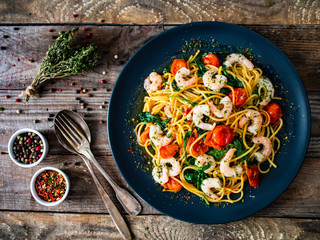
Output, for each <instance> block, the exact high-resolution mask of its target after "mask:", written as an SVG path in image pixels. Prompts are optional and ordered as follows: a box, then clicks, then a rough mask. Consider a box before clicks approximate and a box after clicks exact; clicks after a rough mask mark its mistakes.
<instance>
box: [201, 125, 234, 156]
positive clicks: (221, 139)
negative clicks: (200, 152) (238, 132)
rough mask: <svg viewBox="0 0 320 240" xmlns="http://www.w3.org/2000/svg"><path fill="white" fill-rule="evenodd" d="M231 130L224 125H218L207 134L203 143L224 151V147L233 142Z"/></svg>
mask: <svg viewBox="0 0 320 240" xmlns="http://www.w3.org/2000/svg"><path fill="white" fill-rule="evenodd" d="M233 137H234V134H233V131H232V129H231V128H230V127H229V126H226V125H218V126H216V127H215V128H214V129H213V130H212V131H210V132H208V134H207V136H206V139H205V140H204V143H205V144H206V145H208V146H210V147H213V148H215V149H219V150H221V149H224V146H225V145H227V144H229V143H230V142H231V141H232V140H233Z"/></svg>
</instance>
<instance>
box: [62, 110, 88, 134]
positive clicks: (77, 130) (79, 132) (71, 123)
mask: <svg viewBox="0 0 320 240" xmlns="http://www.w3.org/2000/svg"><path fill="white" fill-rule="evenodd" d="M61 115H62V116H63V117H64V119H65V120H66V121H67V122H68V123H69V124H70V125H71V126H72V127H73V129H74V130H76V132H77V133H78V134H79V136H80V137H81V138H82V139H81V140H87V138H86V137H85V136H84V135H83V133H82V132H81V131H80V130H79V128H78V127H77V126H75V125H74V124H73V122H72V121H70V120H69V118H68V116H65V115H64V114H63V113H62V114H61Z"/></svg>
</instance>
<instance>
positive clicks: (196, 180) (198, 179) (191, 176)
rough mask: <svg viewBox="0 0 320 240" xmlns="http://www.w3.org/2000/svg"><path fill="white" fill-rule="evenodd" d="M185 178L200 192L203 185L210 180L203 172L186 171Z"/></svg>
mask: <svg viewBox="0 0 320 240" xmlns="http://www.w3.org/2000/svg"><path fill="white" fill-rule="evenodd" d="M184 177H185V179H186V180H187V182H188V183H191V184H193V185H194V186H195V187H196V188H198V189H199V190H200V189H201V183H202V182H203V180H205V179H207V178H208V175H207V174H206V173H204V172H203V171H194V170H189V169H188V170H186V171H185V172H184Z"/></svg>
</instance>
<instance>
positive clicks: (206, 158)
mask: <svg viewBox="0 0 320 240" xmlns="http://www.w3.org/2000/svg"><path fill="white" fill-rule="evenodd" d="M205 164H209V165H210V167H209V168H208V169H207V170H205V171H204V172H205V173H208V172H211V171H212V170H213V169H214V168H215V167H216V161H215V160H214V157H212V156H210V155H207V154H202V155H200V156H198V157H197V159H196V161H195V165H196V166H198V167H202V166H203V165H205Z"/></svg>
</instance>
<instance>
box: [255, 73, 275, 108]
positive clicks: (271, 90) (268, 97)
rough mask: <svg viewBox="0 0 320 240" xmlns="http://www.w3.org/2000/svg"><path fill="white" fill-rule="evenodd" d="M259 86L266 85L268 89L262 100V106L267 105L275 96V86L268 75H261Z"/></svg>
mask: <svg viewBox="0 0 320 240" xmlns="http://www.w3.org/2000/svg"><path fill="white" fill-rule="evenodd" d="M257 86H258V87H260V86H264V87H265V88H266V90H267V92H266V95H265V98H264V99H263V100H262V101H261V102H260V105H261V106H266V105H267V104H268V103H269V102H270V101H271V99H272V98H273V96H274V87H273V85H272V83H271V81H270V79H269V78H266V77H260V79H259V81H258V84H257Z"/></svg>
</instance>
